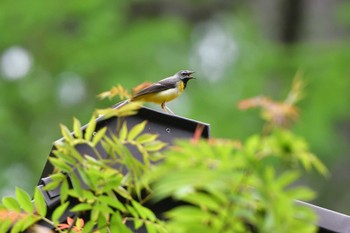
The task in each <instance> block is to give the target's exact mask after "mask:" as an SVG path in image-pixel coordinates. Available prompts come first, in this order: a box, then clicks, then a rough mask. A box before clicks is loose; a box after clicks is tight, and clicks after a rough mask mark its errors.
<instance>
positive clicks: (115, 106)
mask: <svg viewBox="0 0 350 233" xmlns="http://www.w3.org/2000/svg"><path fill="white" fill-rule="evenodd" d="M130 102H131V100H130V99H128V100H124V101H122V102H119V103H117V104H115V105H113V108H121V107H123V106H124V105H126V104H128V103H130Z"/></svg>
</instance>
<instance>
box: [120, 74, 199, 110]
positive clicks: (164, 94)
mask: <svg viewBox="0 0 350 233" xmlns="http://www.w3.org/2000/svg"><path fill="white" fill-rule="evenodd" d="M193 73H194V71H190V70H180V71H178V72H177V73H175V74H174V75H173V76H170V77H167V78H165V79H162V80H160V81H158V82H155V83H153V84H151V85H150V86H147V87H145V88H143V89H141V90H140V91H138V92H136V93H135V94H134V95H133V96H132V97H131V98H130V99H129V100H128V101H127V102H133V101H143V102H152V103H156V104H160V106H161V108H162V109H163V111H164V112H166V113H168V112H170V113H171V114H174V113H173V112H172V111H171V110H170V108H168V107H167V106H166V103H167V102H170V101H172V100H174V99H175V98H177V97H179V96H180V95H181V94H182V92H183V91H184V90H185V89H186V87H187V82H188V81H189V80H191V79H195V78H194V77H193V76H192V74H193ZM122 105H124V104H122Z"/></svg>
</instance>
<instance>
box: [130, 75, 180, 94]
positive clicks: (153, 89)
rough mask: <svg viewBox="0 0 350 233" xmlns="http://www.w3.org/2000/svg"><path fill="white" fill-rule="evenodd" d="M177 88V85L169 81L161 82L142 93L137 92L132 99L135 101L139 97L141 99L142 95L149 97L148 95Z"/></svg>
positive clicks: (143, 90)
mask: <svg viewBox="0 0 350 233" xmlns="http://www.w3.org/2000/svg"><path fill="white" fill-rule="evenodd" d="M174 87H176V84H174V83H171V82H168V80H161V81H159V82H157V83H154V84H152V85H151V86H148V87H146V88H144V89H142V90H141V91H139V92H137V93H136V94H135V95H134V96H133V97H132V99H135V98H137V97H140V96H142V95H147V94H153V93H157V92H161V91H165V90H168V89H171V88H174Z"/></svg>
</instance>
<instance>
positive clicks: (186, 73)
mask: <svg viewBox="0 0 350 233" xmlns="http://www.w3.org/2000/svg"><path fill="white" fill-rule="evenodd" d="M193 73H194V71H190V70H180V71H179V72H177V74H176V75H177V77H178V78H179V79H180V80H181V81H183V82H184V85H185V88H186V85H187V82H188V80H190V79H195V77H193V76H192V74H193Z"/></svg>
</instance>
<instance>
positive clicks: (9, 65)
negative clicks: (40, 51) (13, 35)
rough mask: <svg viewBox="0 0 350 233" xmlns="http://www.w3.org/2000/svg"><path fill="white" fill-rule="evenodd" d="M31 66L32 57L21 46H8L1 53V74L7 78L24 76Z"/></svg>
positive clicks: (16, 78)
mask: <svg viewBox="0 0 350 233" xmlns="http://www.w3.org/2000/svg"><path fill="white" fill-rule="evenodd" d="M31 67H32V57H31V55H30V54H29V52H28V51H27V50H26V49H24V48H22V47H19V46H13V47H10V48H8V49H6V50H5V51H4V52H3V54H2V55H1V60H0V70H1V74H2V76H3V77H4V78H5V79H7V80H18V79H21V78H23V77H25V76H26V75H27V74H28V72H29V70H30V68H31Z"/></svg>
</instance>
